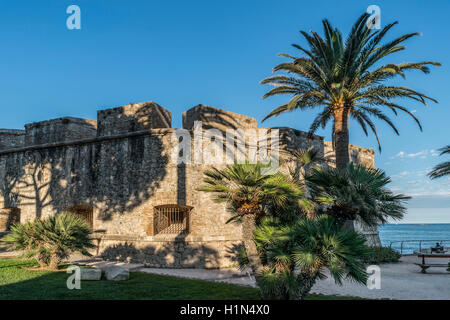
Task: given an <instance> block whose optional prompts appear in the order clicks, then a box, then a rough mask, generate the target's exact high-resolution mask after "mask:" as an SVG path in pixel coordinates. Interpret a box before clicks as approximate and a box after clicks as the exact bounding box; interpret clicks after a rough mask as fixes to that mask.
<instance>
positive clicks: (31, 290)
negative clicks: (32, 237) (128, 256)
mask: <svg viewBox="0 0 450 320" xmlns="http://www.w3.org/2000/svg"><path fill="white" fill-rule="evenodd" d="M35 265H36V263H34V262H33V261H25V260H21V259H0V299H18V300H23V299H25V300H28V299H44V300H52V299H86V300H91V299H107V300H111V299H133V300H134V299H151V300H158V299H168V300H178V299H189V300H208V299H213V300H241V299H248V300H255V299H260V295H259V292H258V290H257V289H254V288H249V287H242V286H236V285H231V284H224V283H215V282H208V281H202V280H189V279H182V278H175V277H169V276H161V275H154V274H147V273H139V272H132V273H131V274H130V280H128V281H106V280H101V281H82V282H81V289H80V290H76V289H73V290H69V289H67V286H66V281H67V278H68V277H69V276H70V275H69V274H67V273H66V272H65V271H44V270H28V269H26V268H29V267H32V266H35ZM310 299H314V300H317V299H327V300H329V299H333V300H335V299H342V297H336V296H322V295H310Z"/></svg>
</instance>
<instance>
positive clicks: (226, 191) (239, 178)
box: [199, 163, 308, 274]
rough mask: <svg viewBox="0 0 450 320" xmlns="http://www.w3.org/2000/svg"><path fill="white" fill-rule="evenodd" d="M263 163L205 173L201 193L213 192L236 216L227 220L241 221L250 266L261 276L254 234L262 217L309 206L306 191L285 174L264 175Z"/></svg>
mask: <svg viewBox="0 0 450 320" xmlns="http://www.w3.org/2000/svg"><path fill="white" fill-rule="evenodd" d="M263 167H264V165H263V164H249V163H244V164H239V163H235V164H233V165H228V166H227V167H225V168H224V169H223V170H218V169H216V168H213V169H211V170H209V171H206V172H205V173H204V175H205V179H204V183H205V185H204V186H202V187H200V188H199V191H204V192H211V193H213V194H214V200H215V201H217V202H226V203H228V204H229V209H230V211H231V212H232V213H233V216H232V217H231V218H230V219H229V220H228V221H227V222H232V221H241V222H242V228H243V235H244V246H245V250H246V254H247V257H248V260H249V262H250V266H251V267H252V269H253V272H254V273H255V274H259V273H260V269H261V262H260V257H259V254H258V251H257V249H256V245H255V243H254V239H253V232H254V230H255V228H256V225H257V223H258V221H259V219H260V218H261V217H263V216H264V215H266V214H268V213H273V214H276V213H277V212H281V210H278V209H281V208H287V207H288V206H290V205H294V206H296V207H297V208H298V207H306V206H308V200H307V199H306V198H305V196H304V195H305V191H304V188H303V187H302V186H301V185H300V184H299V183H298V182H297V181H295V180H292V179H289V178H288V177H287V176H285V175H283V174H282V173H276V174H273V175H265V174H263V173H262V169H263Z"/></svg>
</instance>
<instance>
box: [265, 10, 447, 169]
mask: <svg viewBox="0 0 450 320" xmlns="http://www.w3.org/2000/svg"><path fill="white" fill-rule="evenodd" d="M368 22H371V21H369V14H363V15H362V16H361V17H360V18H359V19H358V20H357V21H356V23H355V24H354V25H353V28H352V30H351V32H350V34H349V35H348V37H347V39H346V40H345V42H344V41H343V38H342V35H341V32H340V31H339V30H338V29H336V28H333V27H332V26H331V24H330V22H329V21H328V20H323V31H324V37H321V36H320V35H319V34H317V33H316V32H313V31H311V32H310V33H307V32H304V31H300V33H301V34H302V35H303V37H304V38H305V40H306V42H307V44H308V47H309V48H304V47H301V46H299V45H297V44H293V45H292V46H293V47H295V48H296V49H298V50H300V51H301V52H302V53H303V54H304V56H302V57H294V56H291V55H288V54H280V56H282V57H287V58H289V59H291V60H292V61H291V62H287V63H281V64H279V65H278V66H276V67H275V68H274V69H273V71H274V72H277V71H285V72H287V73H288V74H290V75H276V76H272V77H269V78H266V79H264V80H263V81H262V82H261V83H262V84H270V85H273V86H274V87H275V88H273V89H272V90H270V91H268V92H267V93H266V94H265V95H264V98H267V97H271V96H276V95H291V96H292V98H291V99H290V100H289V102H288V103H286V104H283V105H281V106H279V107H277V108H275V109H274V110H273V111H272V112H270V113H269V114H268V115H267V116H266V117H265V118H264V120H266V119H267V118H270V117H272V116H278V115H280V114H282V113H284V112H289V111H293V110H297V109H299V110H306V109H312V108H316V109H317V110H318V112H319V113H318V115H317V116H316V118H315V119H314V120H313V122H312V124H311V126H310V128H309V133H310V134H313V133H314V132H315V131H316V130H317V129H318V128H319V127H322V128H325V126H326V125H327V123H328V122H329V121H330V120H333V134H332V137H333V146H334V147H335V153H336V166H337V167H338V168H341V169H344V170H345V168H346V167H347V163H348V162H349V151H348V145H349V119H350V118H353V119H354V120H356V122H357V123H358V124H359V125H360V126H361V128H362V130H363V131H364V133H365V134H366V135H368V128H369V129H370V130H371V131H372V132H373V133H374V135H375V137H376V139H377V142H378V146H379V149H380V151H381V144H380V140H379V138H378V133H377V130H376V127H375V124H374V122H373V121H372V119H371V117H373V118H375V119H380V120H382V121H384V122H386V123H387V124H388V125H389V126H390V127H391V128H392V129H393V130H394V132H395V133H396V134H399V133H398V130H397V128H396V127H395V125H394V124H393V122H392V121H391V119H390V118H389V117H388V116H387V115H385V114H384V113H383V111H382V110H381V108H382V107H386V108H387V109H390V110H391V111H392V112H393V113H394V114H395V115H397V111H403V112H406V113H407V114H409V115H410V116H411V117H412V118H413V119H414V120H415V121H416V122H417V124H418V126H419V128H420V130H422V126H421V124H420V122H419V120H418V119H417V118H416V117H415V116H414V115H413V113H412V112H410V111H409V110H408V109H407V108H406V107H404V106H403V105H400V104H398V103H397V102H393V101H392V100H393V99H395V98H406V99H410V100H415V101H419V102H421V103H423V104H424V105H426V100H431V101H433V102H437V101H436V100H434V99H433V98H430V97H428V96H426V95H425V94H423V93H420V92H418V91H415V90H413V89H410V88H408V87H404V86H395V85H387V84H384V83H385V82H386V81H387V80H389V79H392V78H395V77H398V76H401V77H403V78H405V71H408V70H420V71H422V72H423V73H429V71H430V70H429V67H428V66H429V65H434V66H439V65H440V63H438V62H432V61H423V62H407V63H400V64H395V63H388V64H382V62H383V58H385V57H387V56H389V55H391V54H393V53H396V52H399V51H402V50H404V49H405V46H404V45H402V43H403V42H404V41H405V40H407V39H409V38H412V37H415V36H417V35H419V33H408V34H405V35H403V36H400V37H398V38H396V39H394V40H392V41H388V42H386V43H384V44H381V43H382V40H383V39H384V37H385V35H386V34H387V32H388V31H389V30H390V29H391V28H392V27H393V26H394V25H395V24H397V22H394V23H391V24H389V25H387V26H385V27H384V28H383V29H381V30H373V29H369V28H368V27H367V23H368ZM264 120H263V121H264Z"/></svg>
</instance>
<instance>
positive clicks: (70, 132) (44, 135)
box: [25, 117, 97, 146]
mask: <svg viewBox="0 0 450 320" xmlns="http://www.w3.org/2000/svg"><path fill="white" fill-rule="evenodd" d="M25 131H26V134H25V145H27V146H32V145H40V144H44V143H55V142H67V141H74V140H79V139H88V138H93V137H95V136H96V135H97V121H95V120H89V119H80V118H73V117H64V118H58V119H52V120H46V121H41V122H34V123H29V124H26V125H25Z"/></svg>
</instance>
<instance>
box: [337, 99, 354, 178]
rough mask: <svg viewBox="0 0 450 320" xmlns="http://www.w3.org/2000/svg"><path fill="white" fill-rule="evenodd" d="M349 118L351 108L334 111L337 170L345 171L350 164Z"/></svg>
mask: <svg viewBox="0 0 450 320" xmlns="http://www.w3.org/2000/svg"><path fill="white" fill-rule="evenodd" d="M348 117H349V108H346V107H344V108H339V109H336V110H335V111H334V128H333V129H334V130H333V143H334V147H335V153H336V168H339V169H343V170H345V169H346V168H347V164H348V163H349V162H350V156H349V152H348V145H349V133H348Z"/></svg>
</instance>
